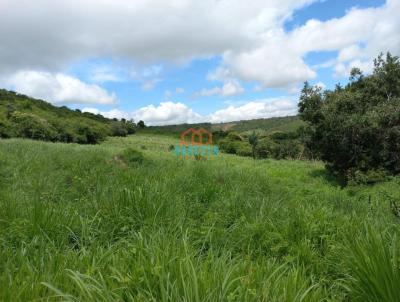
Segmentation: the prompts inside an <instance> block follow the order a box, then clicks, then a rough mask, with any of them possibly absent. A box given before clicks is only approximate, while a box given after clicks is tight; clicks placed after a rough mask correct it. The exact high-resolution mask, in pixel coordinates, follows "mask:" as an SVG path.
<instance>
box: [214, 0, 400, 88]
mask: <svg viewBox="0 0 400 302" xmlns="http://www.w3.org/2000/svg"><path fill="white" fill-rule="evenodd" d="M396 11H400V1H399V0H388V1H387V3H386V4H385V5H384V6H382V7H378V8H365V9H358V8H353V9H351V10H350V11H348V12H347V13H346V15H345V16H343V17H341V18H334V19H331V20H327V21H319V20H315V19H311V20H309V21H308V22H306V24H304V25H303V26H300V27H298V28H296V29H294V30H293V31H291V32H285V31H284V30H283V29H282V28H271V29H269V30H266V31H265V32H263V33H262V34H261V35H260V36H259V41H260V43H259V45H258V46H254V47H252V48H251V49H248V50H239V51H238V50H235V49H233V50H227V51H226V52H224V55H223V63H222V65H223V66H225V68H227V70H225V71H224V72H225V74H227V73H229V74H230V76H235V77H237V78H239V79H242V80H245V81H250V82H258V83H259V85H260V86H259V87H263V88H267V87H279V88H281V87H283V88H285V87H289V88H293V85H295V84H296V83H299V82H302V81H305V80H310V79H313V78H315V77H316V71H315V70H314V69H313V68H311V67H310V66H307V64H306V63H305V62H304V57H305V56H306V55H307V54H308V53H310V52H319V51H335V50H337V51H339V55H338V57H337V58H336V59H335V60H333V61H331V62H328V63H329V64H327V65H326V66H320V67H329V66H334V70H335V74H336V75H337V76H343V75H344V73H346V72H348V71H349V70H350V69H351V67H361V68H362V69H363V70H364V71H365V72H369V71H371V63H368V62H371V60H372V58H374V57H376V56H377V55H378V54H379V53H380V52H386V51H391V52H392V53H394V54H397V55H398V54H400V18H398V16H397V14H395V13H394V12H396ZM221 70H223V69H221ZM347 75H348V74H346V76H347Z"/></svg>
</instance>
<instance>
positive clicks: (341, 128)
mask: <svg viewBox="0 0 400 302" xmlns="http://www.w3.org/2000/svg"><path fill="white" fill-rule="evenodd" d="M374 63H375V69H374V71H373V73H372V74H371V75H369V76H364V75H363V74H362V73H361V71H360V70H359V69H353V70H352V72H351V77H350V83H349V84H348V85H346V87H344V88H343V87H341V86H339V85H338V86H337V87H336V89H335V90H334V91H325V92H324V93H322V91H321V90H320V89H319V88H316V87H310V86H309V85H308V84H307V83H306V84H305V86H304V88H303V91H302V95H301V97H300V103H299V112H300V116H301V118H302V119H303V120H305V121H307V122H308V123H309V127H308V128H307V129H306V131H305V132H306V133H307V134H308V139H306V145H307V147H308V150H310V153H312V154H316V155H317V156H319V157H320V158H321V159H322V160H324V161H325V162H327V166H328V168H329V169H330V170H331V171H333V172H334V173H336V174H338V175H340V176H342V177H344V178H345V179H346V180H352V181H355V182H361V183H368V182H375V181H377V180H382V179H385V177H386V175H388V174H389V175H397V174H399V173H400V144H399V142H400V61H399V58H398V57H394V56H391V55H390V54H389V53H388V54H387V56H386V58H385V59H384V58H383V56H382V55H380V56H379V57H378V58H377V59H376V60H375V62H374ZM306 137H307V136H306Z"/></svg>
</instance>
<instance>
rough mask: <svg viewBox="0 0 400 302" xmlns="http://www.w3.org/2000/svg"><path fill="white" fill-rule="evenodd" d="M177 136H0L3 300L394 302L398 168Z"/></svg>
mask: <svg viewBox="0 0 400 302" xmlns="http://www.w3.org/2000/svg"><path fill="white" fill-rule="evenodd" d="M174 143H176V142H174V139H173V138H168V137H162V136H145V135H138V136H134V137H129V138H125V139H119V138H112V139H110V140H109V141H107V142H105V143H104V144H103V145H100V146H79V145H63V144H51V143H41V142H33V141H26V140H3V141H0V301H38V300H39V301H40V300H43V301H60V300H61V301H396V298H397V297H398V296H399V295H397V293H398V286H397V287H396V284H399V262H398V256H397V255H398V233H399V222H398V221H397V218H396V217H395V216H394V215H393V214H392V213H391V210H390V206H389V203H388V201H387V200H386V199H385V198H386V197H385V196H387V195H391V196H399V191H400V189H399V184H400V182H399V180H398V179H396V178H395V179H393V180H391V181H389V182H386V183H382V184H379V185H376V186H373V187H348V188H341V187H340V186H339V185H338V184H336V183H335V182H334V181H333V180H330V179H329V178H327V177H326V175H325V174H324V169H323V166H322V165H321V164H319V163H313V162H300V161H273V160H263V161H257V164H256V165H255V164H254V163H253V161H252V160H251V159H246V158H240V157H236V156H228V155H222V156H219V157H217V158H213V159H210V160H206V161H195V160H182V159H179V158H176V157H175V156H174V155H173V154H172V153H171V152H168V146H169V145H171V144H174ZM130 148H134V149H136V150H138V151H140V153H134V154H135V158H136V155H137V154H141V155H140V160H134V164H132V163H130V158H131V156H128V157H124V156H121V155H122V154H125V153H126V152H127V151H126V150H127V149H128V150H129V149H130ZM131 153H132V152H130V153H129V154H131ZM366 225H367V227H366ZM349 238H350V239H349Z"/></svg>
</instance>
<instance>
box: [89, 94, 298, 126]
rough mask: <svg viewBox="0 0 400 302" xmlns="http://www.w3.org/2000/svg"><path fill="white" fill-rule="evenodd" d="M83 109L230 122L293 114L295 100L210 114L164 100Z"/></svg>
mask: <svg viewBox="0 0 400 302" xmlns="http://www.w3.org/2000/svg"><path fill="white" fill-rule="evenodd" d="M83 111H84V112H91V113H94V114H102V115H103V116H105V117H108V118H126V119H134V120H135V121H139V120H143V121H144V122H145V123H146V124H148V125H172V124H182V123H200V122H213V123H219V122H230V121H239V120H249V119H257V118H270V117H276V116H288V115H295V114H296V113H297V103H296V102H295V101H291V100H288V99H262V100H255V101H252V102H248V103H244V104H241V105H237V106H235V105H230V106H228V107H227V108H224V109H221V110H218V111H216V112H214V113H212V114H210V115H207V116H203V115H200V114H198V113H196V112H195V111H194V110H193V109H191V108H189V107H187V106H186V105H185V104H182V103H174V102H163V103H160V105H158V106H154V105H149V106H146V107H143V108H140V109H139V110H136V111H133V112H126V111H122V110H119V109H112V110H110V111H100V110H98V109H96V108H90V107H87V108H84V109H83Z"/></svg>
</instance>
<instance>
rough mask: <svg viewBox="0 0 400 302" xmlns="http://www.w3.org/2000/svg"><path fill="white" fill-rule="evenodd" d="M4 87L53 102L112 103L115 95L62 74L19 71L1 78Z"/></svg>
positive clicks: (114, 101)
mask: <svg viewBox="0 0 400 302" xmlns="http://www.w3.org/2000/svg"><path fill="white" fill-rule="evenodd" d="M2 82H3V83H4V84H5V86H6V87H9V88H10V89H13V90H16V91H18V92H20V93H23V94H26V95H29V96H32V97H35V98H40V99H44V100H48V101H51V102H52V103H55V104H114V103H116V102H117V97H116V95H115V94H114V93H112V94H110V93H108V92H107V91H106V90H105V89H103V88H101V87H99V86H97V85H94V84H87V83H84V82H82V81H81V80H79V79H77V78H74V77H71V76H68V75H65V74H62V73H49V72H39V71H19V72H17V73H14V74H13V75H11V76H10V77H7V78H3V79H2Z"/></svg>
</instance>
